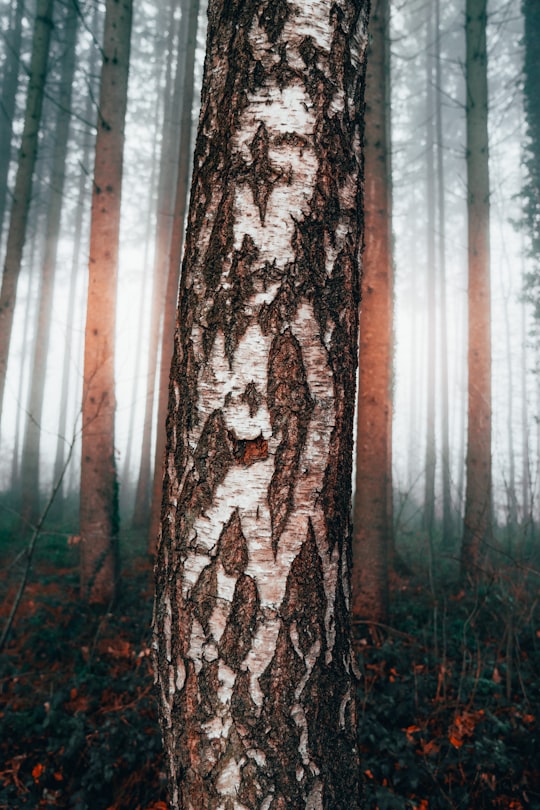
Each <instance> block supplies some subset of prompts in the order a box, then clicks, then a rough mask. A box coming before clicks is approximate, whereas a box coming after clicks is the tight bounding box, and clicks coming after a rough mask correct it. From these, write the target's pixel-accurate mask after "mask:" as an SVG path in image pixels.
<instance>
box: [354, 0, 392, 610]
mask: <svg viewBox="0 0 540 810" xmlns="http://www.w3.org/2000/svg"><path fill="white" fill-rule="evenodd" d="M369 31H370V46H369V52H368V61H367V64H368V68H367V75H366V129H365V150H364V155H365V177H366V191H365V202H364V212H365V248H364V257H363V262H362V270H363V275H362V290H363V296H362V309H361V315H360V360H359V365H360V375H359V388H358V417H357V420H358V424H357V432H356V492H355V499H354V536H353V573H352V594H353V603H352V605H353V606H352V614H353V621H354V622H355V624H356V623H360V622H362V621H368V622H369V620H375V621H382V622H385V621H387V619H388V558H389V551H390V550H391V548H392V540H391V536H392V506H391V504H392V357H393V346H392V344H393V340H392V335H393V326H392V305H393V301H392V297H393V294H392V287H393V283H392V282H393V279H392V275H393V274H392V234H391V171H390V132H389V105H388V100H389V98H388V96H389V94H388V89H389V88H388V84H389V81H388V76H389V53H388V51H389V47H388V46H389V37H388V0H375V2H373V3H372V9H371V19H370V24H369Z"/></svg>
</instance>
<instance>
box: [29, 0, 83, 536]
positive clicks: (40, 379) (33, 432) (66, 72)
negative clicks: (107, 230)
mask: <svg viewBox="0 0 540 810" xmlns="http://www.w3.org/2000/svg"><path fill="white" fill-rule="evenodd" d="M62 12H63V16H62V17H59V19H58V26H59V27H60V29H61V30H62V31H63V33H64V41H63V43H62V60H61V64H62V70H61V76H60V88H59V94H58V98H57V105H58V106H57V111H56V121H55V124H56V126H55V134H54V147H53V164H52V170H51V187H50V193H49V206H48V210H47V223H46V230H45V248H44V254H43V264H42V268H41V279H40V280H39V293H38V313H37V328H36V338H35V342H34V352H33V357H32V360H31V374H30V392H29V397H28V410H27V418H26V428H25V436H24V445H23V455H22V470H21V485H22V496H23V500H22V518H23V521H24V522H26V523H28V522H30V523H33V522H35V520H36V518H37V515H38V512H39V492H40V480H39V462H40V438H41V419H42V413H43V400H44V396H45V380H46V372H47V360H48V350H49V339H50V331H51V309H52V301H53V292H54V278H55V270H56V261H57V254H58V241H59V236H60V218H61V215H62V205H63V202H64V180H65V175H66V154H67V145H68V136H69V124H70V111H71V94H72V86H73V77H74V73H75V45H76V41H77V22H78V17H77V11H76V8H75V6H74V5H72V4H69V5H68V6H67V8H66V9H65V10H64V9H62Z"/></svg>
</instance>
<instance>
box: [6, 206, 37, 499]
mask: <svg viewBox="0 0 540 810" xmlns="http://www.w3.org/2000/svg"><path fill="white" fill-rule="evenodd" d="M38 221H39V218H37V219H36V224H37V222H38ZM30 230H32V229H30ZM40 237H41V233H40V231H39V228H34V232H33V233H31V234H29V240H28V241H29V247H30V250H29V254H30V255H29V262H28V286H27V292H26V300H25V303H24V315H23V324H24V336H25V345H26V346H28V347H30V351H29V352H26V351H25V352H23V353H22V356H21V361H20V367H19V380H18V386H17V416H16V421H15V435H14V439H13V463H12V465H11V497H12V503H13V507H14V508H17V509H19V506H20V495H21V491H22V488H21V481H20V462H21V458H20V455H21V454H20V446H21V436H22V435H24V414H25V410H24V406H23V402H24V392H25V389H26V386H25V377H26V374H27V367H28V366H29V365H30V360H31V357H32V355H33V348H34V344H35V340H36V338H35V331H36V329H35V326H36V324H35V318H34V317H33V316H34V314H35V311H36V310H37V307H35V308H34V303H35V302H34V292H33V290H34V289H35V287H37V281H38V274H39V265H40V263H41V262H40V260H39V258H38V257H39V254H40V251H39V250H38V242H40V241H41V240H40Z"/></svg>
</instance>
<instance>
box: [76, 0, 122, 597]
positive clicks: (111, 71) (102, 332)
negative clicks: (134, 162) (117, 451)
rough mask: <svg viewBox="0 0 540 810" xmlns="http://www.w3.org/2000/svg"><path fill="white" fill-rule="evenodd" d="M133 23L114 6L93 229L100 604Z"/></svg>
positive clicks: (85, 540)
mask: <svg viewBox="0 0 540 810" xmlns="http://www.w3.org/2000/svg"><path fill="white" fill-rule="evenodd" d="M131 19H132V0H120V1H119V0H107V6H106V13H105V30H104V35H103V66H102V69H101V87H100V96H99V114H98V127H97V138H96V160H95V167H94V187H93V198H92V217H91V226H90V260H89V279H88V302H87V311H86V330H85V348H84V381H83V402H82V424H83V429H82V450H81V453H82V459H81V505H80V533H81V544H80V549H81V593H82V596H83V598H85V599H87V600H88V601H90V602H96V603H108V602H110V601H111V600H112V599H113V598H114V595H115V589H116V578H117V563H118V559H117V557H118V549H117V533H118V492H117V482H116V465H115V456H114V416H115V391H114V345H115V322H116V317H115V315H116V297H117V283H116V280H117V272H118V243H119V230H120V200H121V192H122V165H123V149H124V123H125V113H126V103H127V83H128V71H129V46H130V36H131Z"/></svg>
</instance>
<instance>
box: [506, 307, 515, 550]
mask: <svg viewBox="0 0 540 810" xmlns="http://www.w3.org/2000/svg"><path fill="white" fill-rule="evenodd" d="M508 299H509V293H507V294H506V295H505V296H504V303H503V308H504V333H505V334H504V336H505V344H506V367H507V369H508V390H509V391H510V392H512V391H514V390H515V389H514V378H515V374H514V363H513V355H512V340H511V335H510V315H509V312H508V308H509V300H508ZM506 436H507V441H508V481H507V482H506V498H507V503H508V513H507V516H506V524H507V530H508V546H509V548H508V550H509V552H511V545H512V540H514V541H515V539H516V532H517V524H518V501H517V490H516V455H515V445H514V401H513V397H512V396H510V397H508V405H507V411H506Z"/></svg>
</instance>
